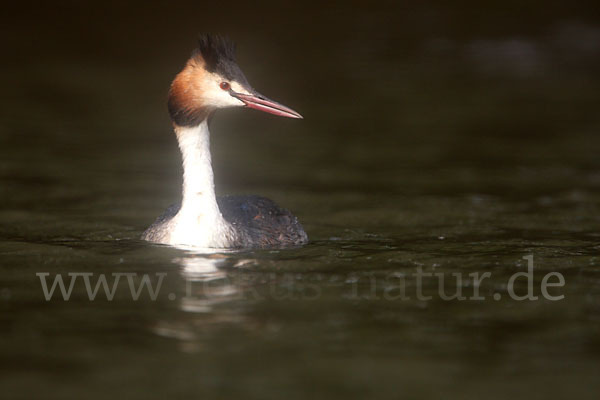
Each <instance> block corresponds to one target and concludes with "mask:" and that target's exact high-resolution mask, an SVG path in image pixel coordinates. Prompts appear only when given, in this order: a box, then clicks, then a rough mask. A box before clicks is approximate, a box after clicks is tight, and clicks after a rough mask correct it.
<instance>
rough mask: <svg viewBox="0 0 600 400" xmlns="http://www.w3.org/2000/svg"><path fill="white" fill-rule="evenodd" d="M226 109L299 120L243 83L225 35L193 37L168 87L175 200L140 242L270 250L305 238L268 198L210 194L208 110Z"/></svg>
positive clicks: (292, 218)
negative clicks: (179, 174)
mask: <svg viewBox="0 0 600 400" xmlns="http://www.w3.org/2000/svg"><path fill="white" fill-rule="evenodd" d="M229 107H246V108H253V109H256V110H260V111H264V112H267V113H271V114H275V115H279V116H282V117H289V118H302V116H301V115H300V114H299V113H297V112H296V111H294V110H292V109H291V108H288V107H286V106H284V105H282V104H279V103H277V102H275V101H273V100H270V99H268V98H266V97H265V96H263V95H261V94H259V93H258V92H257V91H256V90H254V89H253V88H252V86H250V84H249V83H248V81H247V79H246V77H245V76H244V73H243V72H242V70H241V69H240V67H239V66H238V64H237V62H236V58H235V45H234V44H233V43H232V42H231V41H230V40H229V39H226V38H224V37H221V36H218V35H201V36H200V37H199V40H198V47H197V48H196V49H195V50H194V52H193V53H192V55H191V57H190V58H189V60H188V61H187V63H186V64H185V66H184V68H183V69H182V70H181V72H179V74H177V76H176V77H175V79H174V80H173V82H172V83H171V87H170V89H169V98H168V109H169V115H170V117H171V121H172V123H173V127H174V131H175V135H176V136H177V141H178V143H179V149H180V150H181V154H182V158H183V190H182V200H181V202H180V203H179V204H174V205H171V206H170V207H169V208H167V210H166V211H165V212H164V213H163V214H162V215H161V216H160V217H158V219H157V220H156V221H155V222H154V223H153V224H152V225H151V226H150V227H149V228H148V229H147V230H146V231H145V232H144V233H143V235H142V239H144V240H147V241H150V242H154V243H162V244H168V245H175V246H177V245H181V246H195V247H204V248H272V247H286V246H297V245H302V244H305V243H307V242H308V237H307V235H306V232H305V231H304V229H303V228H302V225H301V224H300V222H298V219H297V218H296V217H295V216H294V215H293V214H291V213H290V212H289V211H288V210H286V209H283V208H281V207H279V206H278V205H277V204H275V203H274V202H273V201H272V200H269V199H267V198H264V197H260V196H223V197H217V196H216V195H215V187H214V179H213V170H212V165H211V155H210V132H209V124H208V121H209V118H211V116H212V115H213V114H214V112H215V111H216V110H218V109H222V108H229Z"/></svg>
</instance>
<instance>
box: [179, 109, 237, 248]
mask: <svg viewBox="0 0 600 400" xmlns="http://www.w3.org/2000/svg"><path fill="white" fill-rule="evenodd" d="M175 133H176V134H177V140H178V142H179V148H180V150H181V154H182V156H183V193H182V197H183V198H182V201H181V209H180V210H179V212H178V213H177V216H176V217H175V223H176V226H175V229H174V230H173V231H172V233H171V238H170V242H171V244H181V245H192V246H200V247H227V246H228V245H229V244H230V243H231V240H232V235H231V232H232V230H231V227H230V225H229V224H228V223H227V221H225V220H224V219H223V216H222V215H221V212H220V211H219V206H218V205H217V198H216V195H215V185H214V179H213V170H212V165H211V157H210V132H209V130H208V123H207V121H206V120H204V121H202V123H201V124H200V125H198V126H195V127H176V128H175Z"/></svg>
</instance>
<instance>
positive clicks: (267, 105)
mask: <svg viewBox="0 0 600 400" xmlns="http://www.w3.org/2000/svg"><path fill="white" fill-rule="evenodd" d="M231 95H232V96H233V97H236V98H238V99H240V100H241V101H243V102H244V104H246V107H248V108H254V109H255V110H259V111H264V112H267V113H270V114H275V115H279V116H280V117H288V118H302V115H300V114H299V113H297V112H296V111H294V110H292V109H291V108H289V107H286V106H284V105H283V104H279V103H277V102H276V101H273V100H271V99H268V98H266V97H265V96H263V95H261V94H258V93H253V94H243V93H237V92H233V91H232V92H231Z"/></svg>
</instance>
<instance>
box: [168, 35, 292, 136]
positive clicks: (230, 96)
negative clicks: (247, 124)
mask: <svg viewBox="0 0 600 400" xmlns="http://www.w3.org/2000/svg"><path fill="white" fill-rule="evenodd" d="M168 106H169V114H170V115H171V119H172V120H173V122H174V123H175V124H176V125H179V126H195V125H199V124H200V123H201V122H202V121H203V120H204V119H206V118H207V117H208V116H209V115H210V114H211V113H212V112H213V111H214V110H217V109H220V108H228V107H247V108H254V109H256V110H260V111H264V112H267V113H270V114H275V115H279V116H282V117H289V118H302V116H301V115H300V114H299V113H297V112H296V111H294V110H292V109H291V108H288V107H286V106H284V105H282V104H279V103H277V102H275V101H273V100H270V99H268V98H267V97H265V96H263V95H261V94H260V93H258V92H257V91H256V90H254V88H252V86H250V84H249V83H248V80H247V79H246V77H245V76H244V73H243V72H242V70H241V69H240V67H239V66H238V64H237V62H236V60H235V45H234V44H233V43H232V42H231V41H229V40H228V39H226V38H223V37H221V36H217V35H201V36H200V37H199V40H198V47H197V48H196V50H194V52H193V54H192V56H191V57H190V59H189V60H188V62H187V63H186V65H185V67H184V68H183V70H182V71H181V72H180V73H179V74H177V76H176V77H175V79H174V80H173V83H172V84H171V88H170V90H169V102H168Z"/></svg>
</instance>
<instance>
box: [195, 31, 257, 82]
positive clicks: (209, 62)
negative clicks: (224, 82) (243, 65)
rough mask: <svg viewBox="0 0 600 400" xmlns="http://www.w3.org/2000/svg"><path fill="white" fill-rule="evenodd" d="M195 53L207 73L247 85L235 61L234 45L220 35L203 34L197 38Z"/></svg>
mask: <svg viewBox="0 0 600 400" xmlns="http://www.w3.org/2000/svg"><path fill="white" fill-rule="evenodd" d="M196 52H197V53H199V54H200V56H202V58H203V59H204V63H205V68H206V70H207V71H209V72H216V73H217V74H219V75H221V76H223V77H225V78H227V79H230V80H236V81H238V82H240V83H242V84H247V83H248V82H247V80H246V77H245V76H244V73H243V72H242V70H241V69H240V67H239V66H238V65H237V62H236V60H235V43H233V42H232V41H231V40H229V39H228V38H226V37H223V36H220V35H211V34H203V35H200V36H199V37H198V48H197V49H196Z"/></svg>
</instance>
